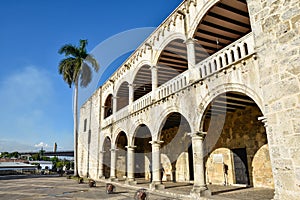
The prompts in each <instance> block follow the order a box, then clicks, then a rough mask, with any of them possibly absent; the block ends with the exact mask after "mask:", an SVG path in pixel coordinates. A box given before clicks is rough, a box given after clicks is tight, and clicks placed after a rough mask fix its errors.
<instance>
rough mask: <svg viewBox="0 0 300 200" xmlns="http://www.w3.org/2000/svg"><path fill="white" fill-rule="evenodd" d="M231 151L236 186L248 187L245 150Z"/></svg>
mask: <svg viewBox="0 0 300 200" xmlns="http://www.w3.org/2000/svg"><path fill="white" fill-rule="evenodd" d="M232 151H233V161H234V172H235V180H236V184H247V185H250V182H249V172H248V162H247V152H246V148H239V149H232Z"/></svg>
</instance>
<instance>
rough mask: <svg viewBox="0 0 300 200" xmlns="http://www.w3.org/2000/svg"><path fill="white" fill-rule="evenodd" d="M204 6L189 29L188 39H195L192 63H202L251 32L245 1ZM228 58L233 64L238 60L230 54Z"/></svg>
mask: <svg viewBox="0 0 300 200" xmlns="http://www.w3.org/2000/svg"><path fill="white" fill-rule="evenodd" d="M207 4H208V5H205V6H204V7H203V9H202V11H203V12H199V14H198V16H197V17H196V20H195V21H196V22H198V24H197V26H196V27H193V26H192V29H191V30H193V35H191V38H194V39H196V42H195V57H196V63H199V62H201V61H203V60H205V59H206V58H207V57H209V56H211V55H213V54H215V53H216V52H218V51H220V50H221V49H223V48H225V47H227V46H228V45H230V44H232V43H233V42H235V41H237V40H238V39H240V38H242V37H244V36H245V35H247V34H248V33H250V32H251V25H250V16H249V11H248V5H247V2H246V0H243V1H231V0H222V1H211V2H207ZM208 6H210V7H208ZM207 8H208V9H207ZM204 11H205V12H204ZM196 22H195V23H196ZM193 25H194V24H193ZM191 32H192V31H191ZM230 59H231V60H232V61H235V60H237V59H238V55H233V52H231V53H230Z"/></svg>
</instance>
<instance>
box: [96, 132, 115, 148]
mask: <svg viewBox="0 0 300 200" xmlns="http://www.w3.org/2000/svg"><path fill="white" fill-rule="evenodd" d="M102 138H103V140H101V142H100V148H99V149H100V151H104V149H103V147H104V143H105V139H106V138H109V140H110V141H112V137H111V135H110V134H109V133H105V134H104V135H103V137H102Z"/></svg>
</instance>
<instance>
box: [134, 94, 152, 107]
mask: <svg viewBox="0 0 300 200" xmlns="http://www.w3.org/2000/svg"><path fill="white" fill-rule="evenodd" d="M150 104H151V92H149V93H148V94H146V95H144V96H142V97H141V98H139V99H137V100H136V101H134V102H133V105H132V111H133V112H136V111H138V110H140V109H142V108H144V107H146V106H148V105H150Z"/></svg>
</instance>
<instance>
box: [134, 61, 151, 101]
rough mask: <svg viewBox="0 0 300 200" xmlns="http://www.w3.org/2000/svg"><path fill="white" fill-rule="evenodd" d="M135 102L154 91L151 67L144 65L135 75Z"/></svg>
mask: <svg viewBox="0 0 300 200" xmlns="http://www.w3.org/2000/svg"><path fill="white" fill-rule="evenodd" d="M132 84H133V101H135V100H137V99H139V98H141V97H143V96H144V95H146V94H148V93H150V92H151V91H152V71H151V65H142V66H140V67H139V68H138V71H135V74H134V75H133V81H132Z"/></svg>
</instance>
